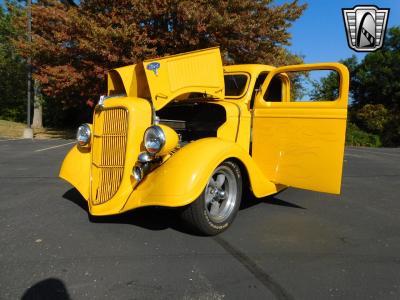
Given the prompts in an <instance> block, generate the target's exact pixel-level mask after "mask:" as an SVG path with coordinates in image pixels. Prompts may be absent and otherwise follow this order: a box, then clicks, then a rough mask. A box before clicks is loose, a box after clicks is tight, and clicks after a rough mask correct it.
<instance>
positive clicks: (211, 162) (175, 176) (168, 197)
mask: <svg viewBox="0 0 400 300" xmlns="http://www.w3.org/2000/svg"><path fill="white" fill-rule="evenodd" d="M230 158H234V159H237V160H239V161H240V162H242V164H243V166H244V167H245V169H246V170H247V172H248V176H249V181H250V184H251V188H252V190H253V193H254V194H255V196H256V197H263V196H267V195H271V194H274V193H276V192H277V191H278V189H277V186H276V185H275V184H274V183H272V182H271V181H269V180H268V179H267V178H265V176H264V175H263V174H262V173H261V171H260V170H259V168H258V167H257V166H256V165H255V163H254V162H253V160H252V158H251V157H250V156H249V154H247V153H246V152H245V151H244V150H243V149H242V148H240V147H239V146H238V145H237V144H235V143H233V142H229V141H224V140H221V139H219V138H205V139H201V140H197V141H195V142H192V143H190V144H188V145H186V146H185V147H183V148H182V149H180V150H179V151H178V152H177V153H176V154H174V155H173V156H172V157H171V158H170V159H168V160H167V161H166V162H165V163H163V164H162V165H161V166H160V167H158V168H157V169H155V170H154V171H152V172H151V173H150V174H148V175H147V176H146V177H145V179H144V180H143V181H142V182H141V183H140V184H139V185H138V186H137V187H136V188H135V189H134V190H133V192H132V193H131V195H130V197H129V198H128V200H127V202H126V204H125V206H124V208H123V211H126V210H129V209H133V208H136V207H139V206H148V205H161V206H171V207H176V206H184V205H187V204H189V203H191V202H193V201H194V200H196V198H197V197H198V196H199V195H200V194H201V192H202V191H203V189H204V187H205V186H206V184H207V182H208V180H209V178H210V176H211V174H212V172H213V171H214V170H215V168H216V167H217V166H218V165H219V164H221V163H222V162H223V161H225V160H227V159H230ZM242 175H243V174H242Z"/></svg>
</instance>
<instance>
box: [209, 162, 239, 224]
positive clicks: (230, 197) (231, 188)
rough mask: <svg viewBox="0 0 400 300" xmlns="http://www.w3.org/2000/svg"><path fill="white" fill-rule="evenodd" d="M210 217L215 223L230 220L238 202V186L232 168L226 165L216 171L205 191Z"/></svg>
mask: <svg viewBox="0 0 400 300" xmlns="http://www.w3.org/2000/svg"><path fill="white" fill-rule="evenodd" d="M204 193H205V195H204V200H205V207H206V212H207V215H208V217H209V218H210V220H211V221H213V222H215V223H222V222H224V221H225V220H227V219H228V218H229V216H230V215H231V214H232V211H233V210H234V208H235V204H236V201H237V198H238V197H237V193H238V186H237V180H236V178H235V174H234V172H233V171H232V169H231V168H228V167H226V166H224V165H221V166H219V167H218V168H217V169H215V171H214V173H213V174H212V176H211V178H210V180H209V181H208V184H207V186H206V188H205V190H204Z"/></svg>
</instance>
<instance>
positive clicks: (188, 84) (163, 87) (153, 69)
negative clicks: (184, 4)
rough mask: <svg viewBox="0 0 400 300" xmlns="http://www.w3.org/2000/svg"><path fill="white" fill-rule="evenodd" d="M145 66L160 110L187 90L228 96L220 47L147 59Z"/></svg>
mask: <svg viewBox="0 0 400 300" xmlns="http://www.w3.org/2000/svg"><path fill="white" fill-rule="evenodd" d="M143 66H144V70H145V72H146V77H147V82H148V84H149V88H150V93H151V98H152V100H153V104H154V107H155V109H156V110H159V109H161V108H162V107H163V106H165V105H166V104H167V103H168V102H170V101H171V100H173V99H174V98H176V97H178V96H180V95H183V94H187V93H204V94H208V95H210V96H211V97H215V98H220V99H223V98H224V73H223V67H222V60H221V54H220V52H219V48H210V49H206V50H200V51H193V52H188V53H184V54H178V55H173V56H167V57H163V58H159V59H152V60H146V61H144V62H143Z"/></svg>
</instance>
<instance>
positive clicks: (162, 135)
mask: <svg viewBox="0 0 400 300" xmlns="http://www.w3.org/2000/svg"><path fill="white" fill-rule="evenodd" d="M150 130H154V131H155V132H154V134H155V135H156V137H157V138H159V139H160V149H158V150H157V151H156V152H154V153H152V154H155V153H158V152H160V151H161V149H162V148H163V147H164V145H165V142H166V138H165V133H164V131H163V130H162V129H161V127H160V126H157V125H153V126H151V127H149V128H147V129H146V131H145V132H144V139H143V144H144V147H145V148H146V150H147V151H148V152H149V153H151V152H150V151H149V149H148V148H147V146H146V139H147V134H148V132H149V131H150Z"/></svg>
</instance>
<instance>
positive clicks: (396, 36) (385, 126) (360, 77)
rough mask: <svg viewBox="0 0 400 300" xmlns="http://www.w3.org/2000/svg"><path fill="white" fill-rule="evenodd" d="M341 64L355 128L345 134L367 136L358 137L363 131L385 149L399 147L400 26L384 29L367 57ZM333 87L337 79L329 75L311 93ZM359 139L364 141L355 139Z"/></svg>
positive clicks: (321, 91)
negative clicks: (347, 76) (378, 43)
mask: <svg viewBox="0 0 400 300" xmlns="http://www.w3.org/2000/svg"><path fill="white" fill-rule="evenodd" d="M342 63H344V64H345V65H347V67H348V68H349V70H350V78H351V80H350V96H351V98H350V113H349V121H350V122H352V123H354V124H356V125H357V126H356V127H352V130H351V131H348V134H352V133H356V134H357V137H361V136H363V137H367V135H361V134H360V131H365V132H367V133H371V134H375V135H379V137H380V139H381V141H382V144H383V145H385V146H399V145H400V80H399V74H400V27H392V28H390V29H389V30H388V32H387V36H386V38H385V42H384V46H383V48H382V49H381V50H378V51H376V52H372V53H369V54H367V55H366V56H365V57H364V59H363V60H362V61H361V62H357V60H356V58H355V57H354V56H353V57H351V58H348V59H346V60H344V61H342ZM337 86H338V79H337V78H335V76H333V75H332V74H330V75H329V76H327V77H325V78H322V84H320V85H318V86H316V90H315V92H316V93H317V94H320V95H331V94H332V93H334V88H335V87H337ZM355 128H356V129H355ZM373 139H374V138H373ZM363 140H364V141H365V140H368V139H367V138H365V139H364V138H362V139H359V141H363ZM368 143H370V142H368Z"/></svg>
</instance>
